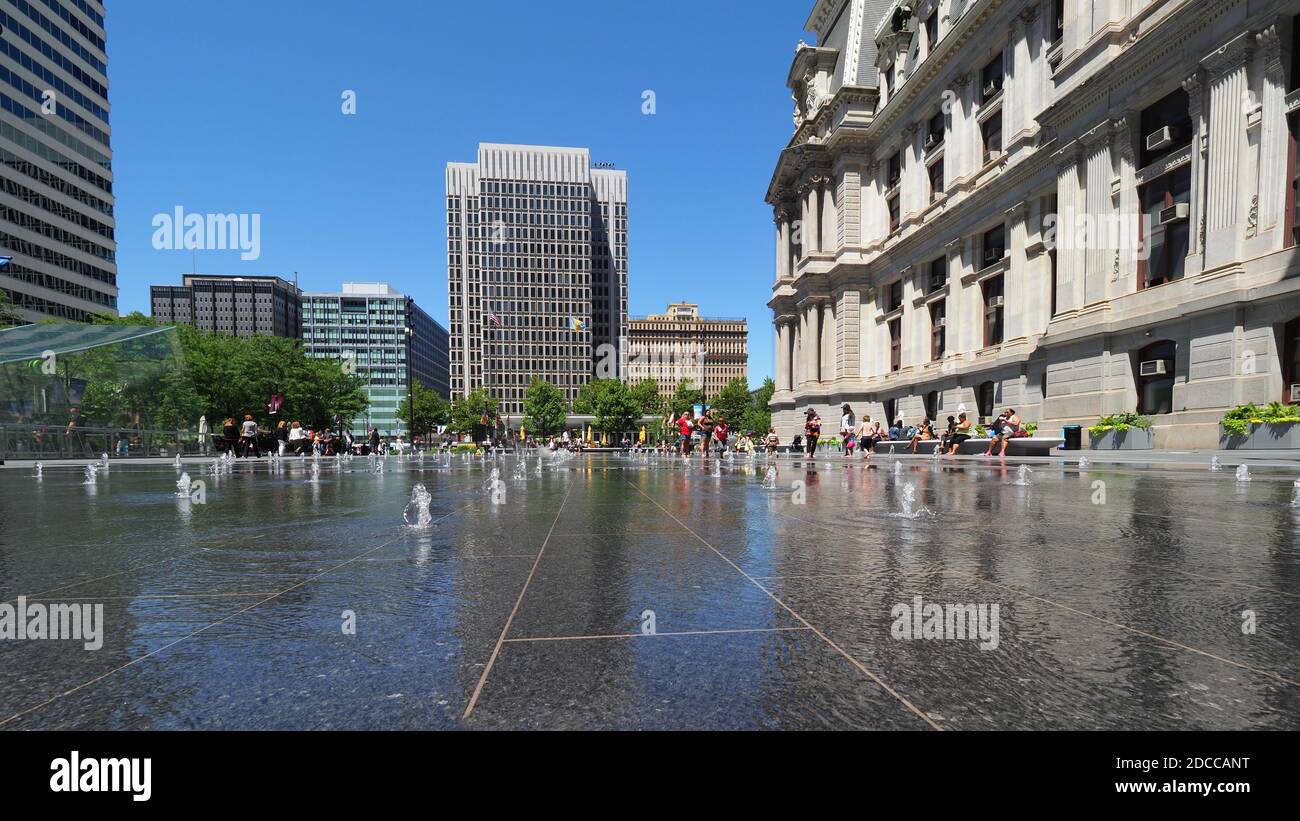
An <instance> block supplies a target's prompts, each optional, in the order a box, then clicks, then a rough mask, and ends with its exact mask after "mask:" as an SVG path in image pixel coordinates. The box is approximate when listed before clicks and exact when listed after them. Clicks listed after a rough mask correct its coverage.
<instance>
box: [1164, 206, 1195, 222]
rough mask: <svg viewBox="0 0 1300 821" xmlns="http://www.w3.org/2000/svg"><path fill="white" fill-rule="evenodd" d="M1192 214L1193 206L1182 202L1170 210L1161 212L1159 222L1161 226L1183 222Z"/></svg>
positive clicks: (1169, 208)
mask: <svg viewBox="0 0 1300 821" xmlns="http://www.w3.org/2000/svg"><path fill="white" fill-rule="evenodd" d="M1190 213H1191V206H1189V205H1188V204H1187V203H1185V202H1180V203H1178V204H1177V205H1171V206H1169V207H1168V208H1165V209H1163V210H1162V211H1161V212H1160V217H1159V219H1158V220H1157V222H1159V224H1161V225H1168V224H1169V223H1171V222H1182V221H1184V220H1186V219H1187V217H1188V215H1189V214H1190Z"/></svg>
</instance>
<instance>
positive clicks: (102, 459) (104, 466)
mask: <svg viewBox="0 0 1300 821" xmlns="http://www.w3.org/2000/svg"><path fill="white" fill-rule="evenodd" d="M99 467H100V469H101V470H108V454H107V453H101V454H99Z"/></svg>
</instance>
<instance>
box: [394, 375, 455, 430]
mask: <svg viewBox="0 0 1300 821" xmlns="http://www.w3.org/2000/svg"><path fill="white" fill-rule="evenodd" d="M410 399H414V400H415V401H414V405H415V418H414V423H412V421H411V404H412V403H411V401H410ZM410 399H408V397H405V396H403V397H402V401H401V402H399V403H398V405H397V418H398V419H401V420H402V421H404V422H406V423H407V424H409V425H411V426H412V427H411V432H412V433H413V434H414V435H416V436H423V437H426V438H427V437H428V436H430V435H432V434H434V433H436V432H437V430H438V427H439V426H441V425H445V424H447V423H448V422H450V421H451V403H450V402H448V401H447V400H446V399H443V398H442V396H440V395H439V394H438V392H437V391H435V390H433V389H432V388H426V387H425V386H424V385H423V384H422V383H421V382H419V381H413V382H412V383H411V397H410Z"/></svg>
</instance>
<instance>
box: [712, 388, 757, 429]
mask: <svg viewBox="0 0 1300 821" xmlns="http://www.w3.org/2000/svg"><path fill="white" fill-rule="evenodd" d="M752 400H753V397H751V396H750V395H749V382H747V381H746V380H744V379H741V378H740V377H737V378H735V379H733V380H731V381H730V382H728V383H727V384H726V385H724V386H723V387H722V390H721V391H719V392H718V395H717V396H715V397H714V398H713V409H714V410H715V411H717V412H718V413H721V414H722V418H723V419H726V420H727V421H728V422H730V423H731V424H735V423H737V422H739V421H740V417H741V415H742V414H743V413H744V412H745V411H747V410H749V408H750V405H751V404H752Z"/></svg>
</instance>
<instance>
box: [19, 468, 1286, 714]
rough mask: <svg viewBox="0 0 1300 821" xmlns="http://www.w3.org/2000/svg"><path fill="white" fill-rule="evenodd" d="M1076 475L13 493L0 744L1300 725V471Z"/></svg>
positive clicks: (720, 475) (75, 488)
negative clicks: (48, 610) (151, 737)
mask: <svg viewBox="0 0 1300 821" xmlns="http://www.w3.org/2000/svg"><path fill="white" fill-rule="evenodd" d="M1088 455H1089V457H1090V458H1095V457H1094V456H1093V455H1092V454H1088ZM1078 456H1079V454H1073V455H1070V456H1069V457H1067V458H1052V459H1038V460H1026V461H1025V463H1024V464H1025V466H1026V467H1027V468H1028V471H1021V470H1020V468H1021V466H1022V462H1021V461H1018V460H1011V459H1008V460H1006V461H1005V462H1001V461H997V460H993V461H986V460H983V459H960V460H933V459H930V458H916V459H912V458H899V459H890V458H889V457H887V456H877V457H875V458H873V460H872V461H871V462H870V464H865V463H864V462H863V461H862V460H860V459H859V460H854V461H853V462H852V463H851V464H845V463H844V461H843V460H841V459H839V458H838V457H836V456H833V455H830V456H825V457H822V458H820V459H818V460H815V461H809V460H804V459H796V458H791V457H783V458H781V459H779V460H776V461H775V462H773V463H768V462H767V461H765V460H763V459H761V458H760V459H758V460H754V461H750V460H747V459H735V460H724V461H723V462H721V463H720V464H715V463H716V460H711V461H710V462H709V463H706V464H702V463H701V460H700V459H698V458H695V459H693V460H691V461H690V462H689V463H684V462H683V460H681V459H679V458H659V457H651V458H649V459H641V458H638V457H631V456H617V455H590V456H579V457H571V458H562V457H552V456H549V455H547V456H545V457H542V458H539V457H537V456H529V457H528V458H527V459H525V460H524V461H523V463H522V465H521V464H518V463H517V460H516V458H515V457H513V456H505V457H503V458H501V459H500V460H492V459H473V458H462V457H454V458H452V459H451V460H450V462H449V463H448V462H447V461H445V460H444V458H443V457H433V456H429V457H426V458H425V459H424V460H423V461H422V462H420V461H412V460H403V459H395V458H389V459H386V460H383V465H384V467H383V471H382V472H376V469H375V468H374V467H373V466H372V464H371V463H370V462H368V461H367V460H365V459H355V460H352V461H350V462H345V463H336V462H335V461H334V460H324V459H323V460H321V462H320V464H319V466H318V467H317V468H316V470H313V467H312V460H296V459H294V460H285V461H284V462H283V463H281V464H279V465H275V464H272V463H271V462H269V461H267V460H261V461H258V462H243V463H241V462H236V463H235V464H234V465H233V466H232V467H231V468H230V469H229V471H228V472H227V471H225V470H223V469H218V471H217V472H216V473H212V472H211V471H212V470H213V468H212V465H211V461H210V460H208V461H205V462H202V463H200V462H196V461H191V462H190V463H187V464H186V465H185V466H184V470H185V472H187V473H188V474H189V475H190V476H191V477H192V478H193V479H195V480H200V481H202V482H203V483H204V485H203V494H202V496H201V497H199V500H196V499H195V498H193V497H192V496H178V495H177V490H176V482H177V477H178V475H179V473H180V471H179V470H178V469H176V468H174V467H173V466H171V465H170V464H165V463H164V464H144V463H119V462H113V463H112V465H111V467H110V469H109V470H108V471H107V472H103V471H101V472H99V474H98V475H97V476H96V477H95V479H94V481H93V483H88V479H87V477H86V476H85V475H84V471H83V468H82V467H79V466H74V465H58V464H46V465H45V466H44V469H43V471H42V472H41V475H40V476H39V478H38V477H36V476H35V475H34V469H33V468H31V467H30V466H21V467H19V466H13V465H12V464H11V465H9V466H7V467H6V468H5V469H3V470H0V602H3V603H4V604H7V605H10V606H15V605H17V603H18V600H19V597H23V599H24V601H25V603H26V605H27V607H29V608H30V607H32V606H33V605H43V606H49V605H53V604H56V603H67V604H72V603H76V604H87V605H102V614H103V630H102V646H100V647H99V648H98V649H95V650H87V649H85V647H84V646H83V643H82V642H80V641H71V640H60V641H51V640H39V639H36V640H34V639H30V638H29V639H26V640H0V729H10V730H13V729H17V730H28V729H185V728H205V729H299V728H301V729H583V728H613V729H693V728H699V729H915V730H935V729H944V730H971V729H975V730H982V729H1121V730H1126V729H1144V728H1145V729H1214V730H1221V729H1254V728H1259V729H1297V728H1300V698H1297V695H1298V693H1300V614H1298V611H1297V596H1298V595H1300V592H1297V591H1300V585H1297V580H1298V579H1300V552H1298V551H1297V539H1298V536H1300V508H1297V507H1294V506H1293V504H1292V501H1293V493H1294V487H1293V482H1294V481H1295V479H1297V478H1300V468H1297V467H1296V466H1294V464H1292V465H1286V464H1285V463H1281V462H1279V463H1278V466H1275V467H1270V466H1269V465H1268V464H1267V463H1261V464H1253V465H1251V467H1250V468H1249V470H1250V472H1251V475H1250V479H1249V481H1238V477H1237V475H1236V473H1235V471H1234V470H1233V464H1234V463H1235V462H1232V463H1228V459H1227V457H1226V456H1225V463H1227V464H1226V466H1225V467H1224V469H1223V470H1221V471H1211V470H1209V469H1208V466H1207V462H1208V457H1207V458H1205V459H1202V458H1201V456H1199V455H1197V456H1195V457H1192V456H1188V457H1186V458H1184V459H1178V458H1172V457H1165V456H1162V457H1160V458H1152V459H1148V460H1146V461H1137V462H1134V461H1120V462H1115V463H1106V462H1100V461H1094V463H1093V464H1091V465H1088V466H1086V467H1084V468H1080V467H1079V465H1078ZM493 469H496V470H497V471H498V478H499V482H497V483H493V481H492V478H491V471H492V470H493ZM313 474H315V475H313ZM417 483H418V484H423V485H424V487H425V488H426V489H427V491H428V493H429V497H428V499H427V501H428V513H429V516H430V517H431V519H432V521H431V522H430V523H429V524H427V525H426V526H423V527H421V526H418V525H416V526H411V525H408V524H407V523H406V520H405V519H406V516H404V513H405V514H406V515H407V516H409V517H410V518H413V519H414V518H416V517H417V514H418V511H417V510H416V509H415V508H414V507H412V508H410V509H409V510H408V503H409V502H410V500H411V496H412V488H413V487H414V486H415V485H416V484H417ZM494 494H495V495H494ZM200 501H201V503H200ZM932 606H934V607H937V608H938V610H939V611H941V612H942V613H943V616H942V617H941V618H940V619H939V620H938V621H937V622H935V623H934V628H935V631H936V632H934V633H931V621H930V616H931V613H932V611H931V609H930V608H931V607H932ZM954 612H956V613H957V614H958V615H959V616H960V614H962V613H969V614H971V620H970V622H969V625H970V630H969V632H968V633H967V634H966V635H954V634H953V631H952V630H951V629H950V628H951V627H952V626H953V616H952V614H953V613H954ZM977 613H978V617H976V615H975V614H977ZM957 625H958V626H960V619H958V620H957ZM977 627H978V628H980V629H978V630H977ZM984 628H992V629H984Z"/></svg>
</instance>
